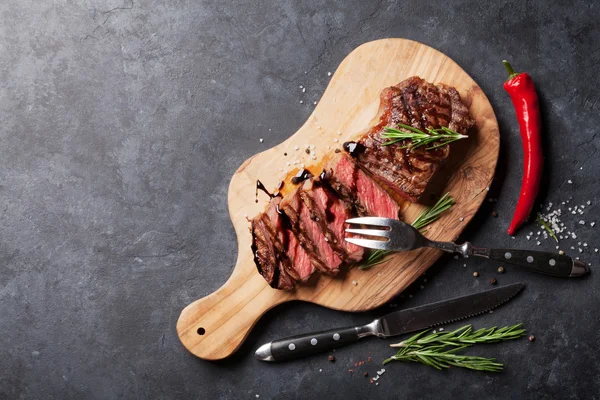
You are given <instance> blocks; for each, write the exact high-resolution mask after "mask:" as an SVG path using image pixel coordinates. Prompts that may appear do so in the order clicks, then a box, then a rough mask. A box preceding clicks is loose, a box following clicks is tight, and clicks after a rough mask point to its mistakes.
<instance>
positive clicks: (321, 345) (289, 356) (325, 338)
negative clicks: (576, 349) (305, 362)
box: [255, 327, 362, 361]
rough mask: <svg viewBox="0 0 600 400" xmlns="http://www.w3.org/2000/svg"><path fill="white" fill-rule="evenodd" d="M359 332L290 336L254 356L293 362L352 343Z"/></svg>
mask: <svg viewBox="0 0 600 400" xmlns="http://www.w3.org/2000/svg"><path fill="white" fill-rule="evenodd" d="M359 332H360V328H358V327H348V328H340V329H331V330H327V331H322V332H315V333H306V334H301V335H296V336H290V337H287V338H284V339H279V340H275V341H273V342H270V343H267V344H264V345H262V346H261V347H260V348H259V349H258V350H256V353H255V355H256V358H258V359H259V360H262V361H286V360H293V359H295V358H300V357H306V356H308V355H311V354H317V353H322V352H325V351H329V350H333V349H334V348H336V347H340V346H344V345H347V344H350V343H354V342H356V341H358V339H360V337H362V335H361V336H359Z"/></svg>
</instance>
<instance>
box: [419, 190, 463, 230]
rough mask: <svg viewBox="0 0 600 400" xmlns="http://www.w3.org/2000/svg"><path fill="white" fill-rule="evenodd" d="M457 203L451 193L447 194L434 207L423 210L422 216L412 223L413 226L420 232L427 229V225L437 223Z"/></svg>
mask: <svg viewBox="0 0 600 400" xmlns="http://www.w3.org/2000/svg"><path fill="white" fill-rule="evenodd" d="M454 204H456V201H455V200H454V198H453V197H452V196H450V193H449V192H448V193H446V194H445V195H443V196H442V197H440V199H439V200H438V201H437V202H436V203H435V204H434V205H433V207H430V208H427V209H425V210H423V212H422V213H421V214H419V216H418V217H417V218H415V220H414V221H413V222H412V224H411V225H412V226H413V227H415V228H416V229H418V230H421V229H423V228H425V227H426V226H427V225H429V224H431V223H433V222H435V221H437V220H438V219H439V218H440V216H441V215H442V213H443V212H444V211H446V210H449V209H450V208H452V206H453V205H454Z"/></svg>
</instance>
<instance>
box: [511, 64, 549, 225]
mask: <svg viewBox="0 0 600 400" xmlns="http://www.w3.org/2000/svg"><path fill="white" fill-rule="evenodd" d="M502 63H503V64H504V67H506V70H507V71H508V74H509V76H508V80H507V81H506V82H504V90H506V91H507V92H508V94H509V95H510V98H511V100H512V102H513V105H514V107H515V111H516V112H517V120H518V121H519V128H520V131H521V141H522V142H523V156H524V161H523V181H522V183H521V194H520V196H519V201H518V202H517V208H516V209H515V213H514V215H513V219H512V221H511V223H510V226H509V227H508V234H509V235H513V234H514V233H515V231H516V230H517V229H518V228H519V227H520V226H521V225H523V223H524V222H525V221H527V218H528V217H529V214H530V213H531V210H532V209H533V206H534V204H535V199H536V197H537V194H538V191H539V189H540V181H541V179H542V168H543V161H544V160H543V155H542V136H541V130H542V123H541V118H540V107H539V103H538V97H537V93H536V92H535V87H534V85H533V79H531V77H530V76H529V75H528V74H527V73H524V72H522V73H516V72H515V70H514V69H513V67H512V66H511V65H510V64H509V63H508V61H506V60H504V61H502Z"/></svg>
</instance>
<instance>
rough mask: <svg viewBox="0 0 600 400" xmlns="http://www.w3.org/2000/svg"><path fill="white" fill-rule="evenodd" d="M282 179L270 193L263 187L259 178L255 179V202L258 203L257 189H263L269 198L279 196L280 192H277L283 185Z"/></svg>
mask: <svg viewBox="0 0 600 400" xmlns="http://www.w3.org/2000/svg"><path fill="white" fill-rule="evenodd" d="M283 184H284V183H283V181H281V182H279V183H278V184H277V187H276V188H275V192H273V193H271V192H269V191H268V190H267V188H266V187H265V185H264V184H263V183H262V182H261V181H260V179H257V180H256V193H255V196H256V203H258V191H259V190H261V191H263V192H264V193H265V194H266V195H267V196H269V198H271V199H274V198H275V197H277V196H281V193H279V191H280V190H281V188H282V187H283Z"/></svg>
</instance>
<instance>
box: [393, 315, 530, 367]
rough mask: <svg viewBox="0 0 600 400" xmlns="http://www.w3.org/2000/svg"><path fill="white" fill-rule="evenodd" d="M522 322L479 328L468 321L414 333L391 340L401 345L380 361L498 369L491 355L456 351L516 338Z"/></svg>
mask: <svg viewBox="0 0 600 400" xmlns="http://www.w3.org/2000/svg"><path fill="white" fill-rule="evenodd" d="M522 326H523V324H516V325H513V326H505V327H504V328H500V329H497V328H496V327H493V328H482V329H478V330H476V331H473V328H472V326H471V325H465V326H463V327H462V328H459V329H457V330H455V331H452V332H438V333H432V334H430V335H427V336H425V334H426V333H427V332H429V331H428V330H426V331H423V332H420V333H417V334H416V335H414V336H413V337H411V338H410V339H407V340H403V341H402V342H400V343H397V344H393V345H391V347H397V348H400V350H399V351H398V353H397V354H396V355H394V356H392V357H390V358H388V359H386V360H385V361H384V362H383V364H387V363H389V362H392V361H405V362H418V363H422V364H425V365H429V366H430V367H433V368H436V369H438V370H442V369H446V368H450V367H460V368H468V369H474V370H478V371H488V372H498V371H501V370H502V368H503V365H502V364H501V363H498V362H496V359H494V358H485V357H478V356H468V355H461V354H456V353H457V352H459V351H460V350H462V349H465V348H467V347H471V346H473V345H474V344H478V343H497V342H501V341H504V340H512V339H518V338H520V337H522V336H524V335H525V329H523V328H522Z"/></svg>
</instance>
